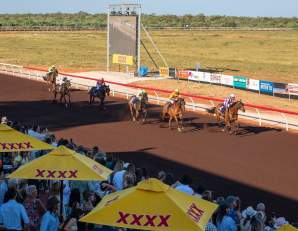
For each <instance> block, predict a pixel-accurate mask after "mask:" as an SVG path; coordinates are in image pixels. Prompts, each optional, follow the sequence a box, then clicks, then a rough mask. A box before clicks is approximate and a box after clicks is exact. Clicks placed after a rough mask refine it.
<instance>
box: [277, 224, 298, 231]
mask: <svg viewBox="0 0 298 231" xmlns="http://www.w3.org/2000/svg"><path fill="white" fill-rule="evenodd" d="M277 231H298V229H297V228H295V227H294V226H292V225H290V224H288V225H283V226H282V227H280V228H279V229H277Z"/></svg>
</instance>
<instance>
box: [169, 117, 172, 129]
mask: <svg viewBox="0 0 298 231" xmlns="http://www.w3.org/2000/svg"><path fill="white" fill-rule="evenodd" d="M172 119H173V117H172V116H171V115H170V118H169V129H172Z"/></svg>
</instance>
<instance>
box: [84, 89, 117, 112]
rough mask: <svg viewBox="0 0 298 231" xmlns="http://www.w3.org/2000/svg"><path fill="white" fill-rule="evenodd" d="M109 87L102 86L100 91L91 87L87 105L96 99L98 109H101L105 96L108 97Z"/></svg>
mask: <svg viewBox="0 0 298 231" xmlns="http://www.w3.org/2000/svg"><path fill="white" fill-rule="evenodd" d="M110 91H111V90H110V87H109V86H108V85H102V87H101V88H100V89H98V90H97V89H96V87H91V89H90V90H89V92H88V93H89V95H90V98H89V104H92V103H94V100H95V97H98V98H99V100H100V107H101V108H102V107H103V105H104V100H105V98H106V95H107V96H109V95H110Z"/></svg>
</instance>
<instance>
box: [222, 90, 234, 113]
mask: <svg viewBox="0 0 298 231" xmlns="http://www.w3.org/2000/svg"><path fill="white" fill-rule="evenodd" d="M235 102H236V96H235V95H234V94H230V96H229V97H227V98H226V99H225V100H224V102H223V108H222V113H224V112H225V111H226V109H228V108H229V107H230V106H231V105H232V104H233V103H235Z"/></svg>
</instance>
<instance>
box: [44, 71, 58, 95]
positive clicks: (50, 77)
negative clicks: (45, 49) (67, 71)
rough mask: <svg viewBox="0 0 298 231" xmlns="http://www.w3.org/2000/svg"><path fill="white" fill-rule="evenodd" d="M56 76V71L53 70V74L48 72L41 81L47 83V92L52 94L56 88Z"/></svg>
mask: <svg viewBox="0 0 298 231" xmlns="http://www.w3.org/2000/svg"><path fill="white" fill-rule="evenodd" d="M57 76H58V70H57V69H55V70H54V71H53V72H48V73H47V74H46V75H45V76H43V79H44V80H45V81H46V82H47V86H48V90H49V92H51V91H52V92H54V90H55V88H56V79H57Z"/></svg>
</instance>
